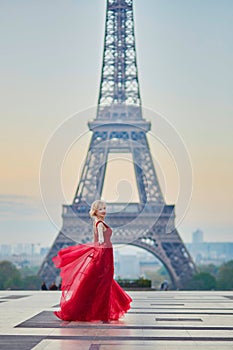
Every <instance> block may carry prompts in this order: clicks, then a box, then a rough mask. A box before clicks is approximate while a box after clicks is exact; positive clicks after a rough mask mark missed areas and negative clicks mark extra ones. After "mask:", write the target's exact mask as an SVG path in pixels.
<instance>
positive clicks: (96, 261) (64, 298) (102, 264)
mask: <svg viewBox="0 0 233 350" xmlns="http://www.w3.org/2000/svg"><path fill="white" fill-rule="evenodd" d="M99 222H102V221H98V222H97V223H96V227H97V225H98V224H99ZM102 223H103V224H104V226H105V227H106V230H105V231H104V232H103V235H104V243H102V244H99V243H98V242H94V243H87V244H80V245H75V246H71V247H67V248H64V249H61V250H60V251H59V252H58V255H57V256H55V257H54V258H53V259H52V260H53V262H54V264H55V265H56V267H59V268H60V269H61V271H60V275H61V278H62V287H61V289H62V295H61V300H60V310H59V311H55V312H54V314H55V315H56V316H57V317H59V318H60V319H62V320H65V321H98V320H102V321H105V322H106V321H110V320H118V319H119V318H120V317H121V316H123V315H124V313H125V312H127V310H128V309H129V308H130V303H131V301H132V299H131V297H130V296H129V295H128V294H127V293H126V292H125V291H124V290H123V289H122V288H121V287H120V286H119V284H118V283H117V282H116V281H115V280H114V279H113V275H114V264H113V248H112V243H111V240H110V239H111V235H112V230H111V228H110V227H109V226H108V225H106V224H105V223H104V222H102Z"/></svg>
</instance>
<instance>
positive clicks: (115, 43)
mask: <svg viewBox="0 0 233 350" xmlns="http://www.w3.org/2000/svg"><path fill="white" fill-rule="evenodd" d="M124 105H125V106H132V111H133V110H134V111H135V112H136V113H135V112H134V113H133V114H135V117H134V118H135V119H141V98H140V90H139V82H138V68H137V60H136V47H135V35H134V19H133V0H107V11H106V24H105V39H104V52H103V64H102V74H101V81H100V90H99V98H98V111H97V119H105V120H106V119H114V118H113V117H112V113H111V111H112V109H115V111H116V109H117V108H115V107H117V106H118V107H120V109H121V111H122V108H123V106H124ZM115 115H116V114H115ZM123 119H124V118H123ZM126 119H128V118H126ZM130 119H131V118H130Z"/></svg>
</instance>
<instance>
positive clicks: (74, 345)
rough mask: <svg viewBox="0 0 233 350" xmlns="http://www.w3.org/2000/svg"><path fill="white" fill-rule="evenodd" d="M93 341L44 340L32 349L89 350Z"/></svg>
mask: <svg viewBox="0 0 233 350" xmlns="http://www.w3.org/2000/svg"><path fill="white" fill-rule="evenodd" d="M91 344H92V342H91V341H82V340H65V339H64V340H47V339H45V340H42V341H41V342H40V343H39V344H38V345H36V346H35V347H33V348H32V350H89V349H90V347H91Z"/></svg>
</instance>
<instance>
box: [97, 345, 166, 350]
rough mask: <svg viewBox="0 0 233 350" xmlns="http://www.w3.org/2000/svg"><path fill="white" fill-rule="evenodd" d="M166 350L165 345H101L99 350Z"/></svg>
mask: <svg viewBox="0 0 233 350" xmlns="http://www.w3.org/2000/svg"><path fill="white" fill-rule="evenodd" d="M110 349H111V350H166V345H165V344H156V343H154V344H153V345H145V344H141V345H140V344H139V345H136V344H132V345H126V344H101V346H100V350H110Z"/></svg>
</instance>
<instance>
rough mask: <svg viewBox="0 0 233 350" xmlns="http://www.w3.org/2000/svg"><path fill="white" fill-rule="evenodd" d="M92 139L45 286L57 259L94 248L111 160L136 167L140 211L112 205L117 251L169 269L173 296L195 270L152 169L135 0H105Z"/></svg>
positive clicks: (45, 268) (47, 265) (43, 273)
mask: <svg viewBox="0 0 233 350" xmlns="http://www.w3.org/2000/svg"><path fill="white" fill-rule="evenodd" d="M88 125H89V129H90V131H91V132H92V139H91V142H90V146H89V150H88V153H87V156H86V161H85V164H84V167H83V170H82V174H81V178H80V181H79V184H78V188H77V191H76V193H75V196H74V199H73V203H72V204H71V205H63V212H62V218H63V224H62V228H61V230H60V232H59V233H58V236H57V238H56V239H55V242H54V243H53V245H52V247H51V249H50V251H49V253H48V255H47V256H46V258H45V260H44V262H43V264H42V266H41V268H40V270H39V275H40V277H41V278H42V280H44V281H46V282H47V283H51V282H52V281H54V280H55V279H56V277H57V275H58V271H57V269H56V268H55V267H54V265H53V263H52V260H51V258H52V257H53V256H54V255H56V253H57V251H58V250H59V249H61V248H63V247H66V246H69V245H73V244H77V242H78V243H86V242H90V241H92V226H91V224H90V219H89V215H88V212H89V209H90V204H91V203H92V202H93V201H94V200H96V199H98V198H101V195H102V191H103V184H104V179H105V174H106V166H107V164H108V156H109V154H110V153H124V152H125V153H129V154H131V156H132V159H133V168H134V171H135V177H136V183H137V187H138V194H139V202H138V203H118V202H116V203H107V208H108V213H109V214H108V216H107V221H108V223H109V224H110V226H111V227H113V233H114V234H113V243H115V244H117V243H119V244H122V243H123V244H130V245H133V246H137V247H141V248H143V249H145V250H146V251H148V252H150V253H152V254H153V255H154V256H156V257H157V258H158V259H159V260H160V261H161V262H162V263H163V265H164V266H165V267H166V269H167V271H168V273H169V275H170V278H171V281H172V284H173V288H182V287H184V286H185V283H186V281H187V280H188V278H190V276H192V275H193V273H195V271H196V268H195V265H194V263H193V261H192V259H191V257H190V255H189V252H188V251H187V249H186V247H185V245H184V243H183V242H182V240H181V238H180V236H179V234H178V231H177V229H176V228H175V206H174V205H166V203H165V201H164V198H163V194H162V192H161V189H160V185H159V182H158V178H157V175H156V171H155V168H154V165H153V161H152V157H151V153H150V149H149V145H148V141H147V136H146V133H147V132H148V131H149V130H150V126H151V125H150V122H148V121H146V120H145V119H144V118H143V115H142V105H141V97H140V89H139V81H138V68H137V60H136V47H135V36H134V18H133V0H107V9H106V23H105V40H104V53H103V64H102V73H101V82H100V91H99V98H98V108H97V111H96V117H95V119H94V120H93V121H91V122H89V124H88Z"/></svg>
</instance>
